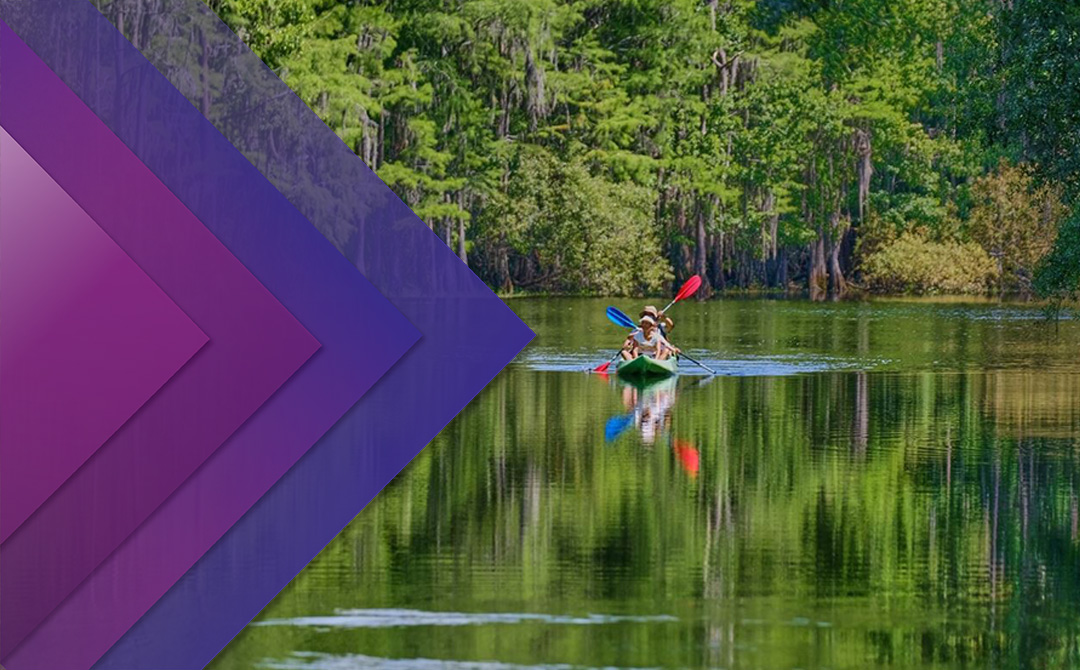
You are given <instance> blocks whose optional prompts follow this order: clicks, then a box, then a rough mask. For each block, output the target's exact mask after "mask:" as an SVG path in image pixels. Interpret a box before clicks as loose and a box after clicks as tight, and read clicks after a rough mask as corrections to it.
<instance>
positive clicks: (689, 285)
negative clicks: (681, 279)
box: [674, 275, 701, 302]
mask: <svg viewBox="0 0 1080 670" xmlns="http://www.w3.org/2000/svg"><path fill="white" fill-rule="evenodd" d="M699 288H701V277H699V276H698V275H694V276H693V277H691V278H689V279H687V280H686V283H685V284H683V285H682V288H681V289H679V292H678V293H676V294H675V300H674V302H679V301H680V300H686V299H687V298H689V297H690V296H692V295H694V294H695V293H697V290H698V289H699Z"/></svg>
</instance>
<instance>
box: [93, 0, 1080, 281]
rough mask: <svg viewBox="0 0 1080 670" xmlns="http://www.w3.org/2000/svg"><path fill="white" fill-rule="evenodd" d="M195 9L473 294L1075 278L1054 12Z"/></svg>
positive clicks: (730, 6)
mask: <svg viewBox="0 0 1080 670" xmlns="http://www.w3.org/2000/svg"><path fill="white" fill-rule="evenodd" d="M148 1H149V0H148ZM206 1H207V4H208V5H209V6H210V7H211V9H213V10H214V11H215V12H216V13H217V14H218V15H219V16H220V17H221V18H222V19H224V20H225V21H226V22H227V23H228V24H229V25H230V27H232V28H233V30H235V31H236V32H237V33H238V35H239V36H240V37H241V38H242V39H243V40H244V41H245V42H246V43H247V44H248V45H249V46H250V47H251V48H252V49H253V50H254V51H255V52H256V53H257V54H258V55H259V56H260V57H261V58H262V59H263V60H264V61H265V62H266V63H267V64H268V65H269V66H270V67H271V68H273V69H274V70H275V71H276V72H277V73H278V74H279V75H280V76H281V77H282V78H283V79H284V81H285V82H286V83H287V84H289V86H290V87H292V88H293V89H294V90H295V91H296V92H297V94H298V95H299V96H300V97H301V98H302V99H303V100H304V101H305V102H306V103H307V104H309V105H310V106H311V108H312V109H313V110H314V111H315V112H316V113H318V114H319V115H320V117H321V118H322V119H323V120H324V121H325V122H326V123H327V124H328V125H329V126H330V127H331V128H332V129H333V130H334V131H336V132H337V133H338V134H339V135H340V137H341V138H342V139H343V140H344V141H345V142H346V143H348V144H349V146H351V147H352V148H353V149H354V150H355V151H356V153H357V154H358V155H359V156H360V157H361V158H362V159H363V160H364V161H365V162H366V163H367V164H368V165H370V166H371V167H372V168H373V169H375V170H376V171H377V172H378V174H379V175H380V176H381V177H382V179H383V180H384V181H386V182H387V183H388V184H390V186H391V187H392V188H393V189H394V190H395V191H396V192H397V193H398V194H399V195H400V197H401V198H402V199H403V200H404V201H405V202H406V203H408V204H409V205H410V206H411V207H412V208H413V209H414V210H415V211H416V213H417V214H418V215H420V217H421V218H423V219H424V220H425V221H426V222H427V223H428V224H429V225H430V226H431V227H432V228H433V229H434V230H435V231H436V232H437V233H438V234H439V235H440V236H441V237H442V238H443V239H445V241H446V243H447V244H449V245H451V246H452V247H453V248H454V249H455V250H456V251H457V253H458V254H459V255H460V256H461V258H462V259H465V260H467V262H468V263H469V265H470V266H471V267H472V268H473V269H474V270H475V271H476V272H477V273H479V274H480V275H481V277H483V278H484V279H485V281H487V282H488V283H489V284H491V285H492V286H493V287H495V288H498V289H503V290H525V291H554V292H598V293H635V292H640V291H646V290H655V289H657V288H659V287H661V286H662V285H664V284H665V283H666V282H670V281H672V280H675V281H678V280H682V279H683V278H685V277H686V276H688V275H689V274H691V273H697V274H701V275H702V276H704V277H705V278H706V279H707V285H706V289H710V288H711V289H724V288H756V287H757V288H769V287H772V288H778V289H785V290H786V289H790V288H792V287H796V288H798V289H800V290H809V292H810V294H811V295H812V296H814V297H823V296H825V295H826V294H830V293H831V294H843V293H844V292H845V291H848V290H850V289H851V288H852V286H853V285H854V286H857V287H861V288H865V289H869V290H879V291H889V292H896V291H905V292H984V291H1010V292H1012V291H1021V292H1026V291H1029V290H1031V289H1032V288H1033V287H1034V288H1035V289H1037V290H1039V291H1041V292H1042V293H1044V294H1046V295H1057V296H1064V295H1066V294H1068V293H1069V292H1070V291H1071V290H1072V289H1074V288H1075V287H1076V285H1077V273H1078V272H1080V269H1077V268H1080V241H1077V240H1080V224H1077V223H1075V222H1074V219H1072V218H1071V217H1070V215H1069V211H1070V209H1071V208H1070V207H1069V204H1070V203H1071V202H1073V200H1074V199H1075V197H1076V194H1077V190H1078V189H1077V185H1076V182H1077V180H1076V175H1078V174H1080V157H1078V156H1080V152H1078V151H1077V147H1078V146H1080V137H1077V135H1078V134H1080V76H1076V73H1075V72H1074V71H1073V70H1074V69H1075V65H1074V64H1075V58H1076V54H1075V48H1074V47H1073V45H1076V44H1080V5H1077V3H1062V2H1057V1H1056V0H847V1H845V2H842V3H840V2H813V1H810V0H761V1H757V2H754V1H749V0H724V1H721V0H381V1H376V0H367V1H350V2H345V1H342V0H206ZM109 4H110V3H109V2H108V0H101V1H100V2H99V5H101V6H102V7H103V11H105V12H106V14H108V7H109ZM151 4H152V3H151ZM1062 226H1064V229H1063V230H1064V232H1063V233H1062V235H1061V240H1059V243H1058V245H1057V247H1056V248H1055V247H1054V241H1055V239H1056V238H1057V237H1058V230H1059V228H1061V227H1062ZM1073 247H1076V248H1073ZM1051 249H1053V252H1052V253H1051V254H1049V256H1048V251H1050V250H1051ZM706 293H707V290H706Z"/></svg>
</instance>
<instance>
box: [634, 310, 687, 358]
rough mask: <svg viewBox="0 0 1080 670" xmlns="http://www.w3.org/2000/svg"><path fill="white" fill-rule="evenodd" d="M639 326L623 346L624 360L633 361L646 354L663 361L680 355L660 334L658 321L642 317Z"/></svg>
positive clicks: (649, 317)
mask: <svg viewBox="0 0 1080 670" xmlns="http://www.w3.org/2000/svg"><path fill="white" fill-rule="evenodd" d="M638 326H639V327H638V328H637V329H636V330H634V331H633V332H631V333H630V335H629V336H628V337H627V338H626V343H625V344H623V348H622V351H621V352H620V353H621V355H622V357H623V360H627V361H628V360H632V359H634V358H637V357H638V356H641V355H642V354H644V355H647V356H651V357H652V358H655V359H656V360H658V361H663V360H666V359H668V358H670V357H671V356H672V355H676V354H678V353H679V349H678V348H677V347H675V346H674V345H672V344H671V343H670V342H668V341H667V338H665V337H664V336H663V335H662V334H661V333H660V328H659V327H657V323H656V319H654V318H653V317H651V316H648V315H646V316H643V317H641V320H640V321H638Z"/></svg>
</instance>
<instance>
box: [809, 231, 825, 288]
mask: <svg viewBox="0 0 1080 670" xmlns="http://www.w3.org/2000/svg"><path fill="white" fill-rule="evenodd" d="M828 289H829V275H828V273H827V272H826V270H825V238H824V236H823V235H818V238H817V239H816V240H814V241H813V242H811V243H810V299H811V300H824V299H825V296H826V295H828Z"/></svg>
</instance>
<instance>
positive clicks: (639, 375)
mask: <svg viewBox="0 0 1080 670" xmlns="http://www.w3.org/2000/svg"><path fill="white" fill-rule="evenodd" d="M678 371H679V361H678V360H677V359H676V358H674V357H672V358H669V359H667V360H663V361H658V360H656V359H655V358H650V357H648V356H638V357H637V358H634V359H631V360H629V361H619V365H618V367H617V368H615V372H616V373H618V375H619V376H620V377H625V378H626V379H661V378H664V377H670V376H671V375H673V374H675V373H676V372H678Z"/></svg>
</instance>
